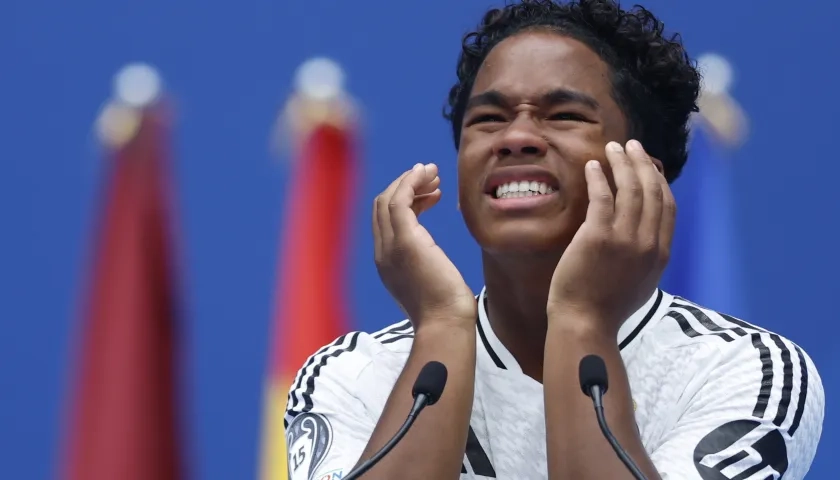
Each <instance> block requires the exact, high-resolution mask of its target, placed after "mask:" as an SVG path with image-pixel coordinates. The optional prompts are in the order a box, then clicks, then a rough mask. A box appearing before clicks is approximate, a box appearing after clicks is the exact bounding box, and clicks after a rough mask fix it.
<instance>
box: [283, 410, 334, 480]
mask: <svg viewBox="0 0 840 480" xmlns="http://www.w3.org/2000/svg"><path fill="white" fill-rule="evenodd" d="M332 441H333V431H332V426H331V425H330V421H329V420H327V418H326V417H324V416H323V415H319V414H317V413H302V414H300V415H298V416H297V417H295V419H294V421H292V423H291V425H289V428H288V430H287V431H286V445H288V448H289V477H291V478H300V474H299V473H298V472H300V471H304V472H306V473H305V475H303V478H312V476H313V475H314V474H315V470H317V469H318V467H320V466H321V463H323V461H324V459H325V458H327V453H328V452H329V451H330V447H331V446H332ZM296 473H297V476H295V474H296ZM331 473H332V472H331ZM339 475H340V473H339ZM327 478H334V477H327ZM335 478H341V477H335Z"/></svg>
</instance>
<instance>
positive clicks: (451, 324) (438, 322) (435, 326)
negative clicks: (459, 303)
mask: <svg viewBox="0 0 840 480" xmlns="http://www.w3.org/2000/svg"><path fill="white" fill-rule="evenodd" d="M417 320H418V321H414V320H412V323H413V324H414V335H415V337H418V336H428V337H438V336H442V337H446V336H448V335H461V334H467V335H472V336H475V321H476V317H474V316H469V317H468V316H466V315H458V316H453V315H449V316H440V315H434V316H423V317H420V318H418V319H417Z"/></svg>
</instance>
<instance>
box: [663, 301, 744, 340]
mask: <svg viewBox="0 0 840 480" xmlns="http://www.w3.org/2000/svg"><path fill="white" fill-rule="evenodd" d="M671 307H676V308H682V309H684V310H686V311H688V313H690V314H691V315H692V316H693V317H694V318H696V319H697V321H698V322H700V324H701V325H703V326H704V327H705V328H706V329H707V330H709V331H710V332H712V335H717V336H719V337H720V338H722V339H724V340H726V341H727V342H731V341H732V340H733V338H732V337H731V336H729V335H728V334H726V333H724V332H726V330H728V329H726V328H723V327H721V326H720V325H718V324H716V323H715V322H713V321H712V319H711V318H709V316H708V315H706V313H705V312H703V311H702V310H700V309H699V308H697V307H696V306H694V305H690V304H683V303H673V304H672V305H671ZM732 331H734V332H735V333H736V334H737V335H740V336H742V337H743V336H745V335H746V334H747V332H745V331H744V330H742V329H740V328H734V329H732Z"/></svg>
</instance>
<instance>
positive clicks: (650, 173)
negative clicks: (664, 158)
mask: <svg viewBox="0 0 840 480" xmlns="http://www.w3.org/2000/svg"><path fill="white" fill-rule="evenodd" d="M627 155H628V156H629V157H630V160H631V161H632V162H633V167H634V168H635V170H636V176H637V177H638V178H639V182H640V184H641V186H642V197H643V201H642V214H641V218H640V220H639V224H638V232H639V237H640V238H641V239H642V240H643V241H645V242H646V243H648V244H650V245H656V244H657V242H658V238H659V227H660V224H661V220H662V198H663V192H662V185H661V184H660V182H659V178H660V177H661V175H660V174H659V170H657V169H656V165H655V164H654V163H653V160H652V159H651V158H650V155H648V154H647V152H645V149H644V148H643V147H642V144H641V143H639V142H638V141H636V140H630V141H629V142H627Z"/></svg>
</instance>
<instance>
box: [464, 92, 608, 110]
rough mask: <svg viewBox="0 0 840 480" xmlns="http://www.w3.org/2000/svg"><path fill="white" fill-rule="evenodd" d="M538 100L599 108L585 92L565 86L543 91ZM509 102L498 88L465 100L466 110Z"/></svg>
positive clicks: (508, 103) (504, 104) (498, 105)
mask: <svg viewBox="0 0 840 480" xmlns="http://www.w3.org/2000/svg"><path fill="white" fill-rule="evenodd" d="M539 102H540V103H543V104H548V105H562V104H568V103H578V104H581V105H584V106H586V107H589V108H591V109H592V110H598V109H599V108H600V105H599V104H598V101H597V100H595V99H594V98H593V97H591V96H589V95H587V94H585V93H582V92H577V91H574V90H569V89H566V88H557V89H554V90H551V91H549V92H547V93H544V94H543V95H541V96H540V100H539ZM511 103H512V102H511V100H510V98H508V97H507V96H506V95H505V94H503V93H502V92H500V91H498V90H488V91H486V92H483V93H479V94H478V95H474V96H472V97H470V99H469V101H467V108H466V111H469V110H470V109H473V108H476V107H480V106H483V105H489V106H493V107H500V108H504V107H507V106H509V105H510V104H511Z"/></svg>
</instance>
